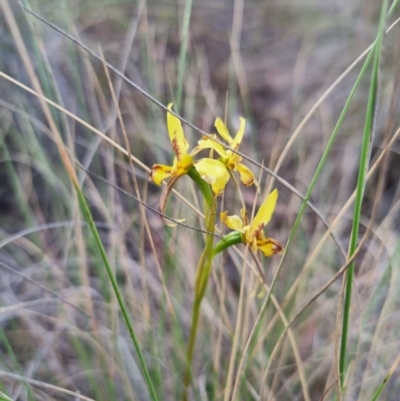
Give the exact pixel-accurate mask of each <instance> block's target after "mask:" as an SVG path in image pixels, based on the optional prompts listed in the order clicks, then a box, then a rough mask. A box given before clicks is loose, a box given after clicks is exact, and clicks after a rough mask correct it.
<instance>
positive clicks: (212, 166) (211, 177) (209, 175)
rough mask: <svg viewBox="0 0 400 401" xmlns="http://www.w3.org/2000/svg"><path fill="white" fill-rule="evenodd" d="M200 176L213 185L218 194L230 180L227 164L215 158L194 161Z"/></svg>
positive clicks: (212, 187)
mask: <svg viewBox="0 0 400 401" xmlns="http://www.w3.org/2000/svg"><path fill="white" fill-rule="evenodd" d="M194 167H195V168H196V170H197V171H198V173H199V174H200V177H201V178H202V179H203V180H204V181H206V182H208V183H209V184H210V185H211V189H212V190H213V192H214V193H215V194H216V195H220V194H221V193H222V191H223V190H224V188H225V185H226V183H227V182H228V180H229V173H228V170H227V169H226V167H225V165H224V164H223V163H221V162H220V161H219V160H215V159H207V158H206V159H201V160H199V161H198V162H195V163H194Z"/></svg>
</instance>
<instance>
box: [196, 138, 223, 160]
mask: <svg viewBox="0 0 400 401" xmlns="http://www.w3.org/2000/svg"><path fill="white" fill-rule="evenodd" d="M204 149H214V150H215V151H216V152H217V153H218V154H219V155H220V156H222V157H226V152H225V149H224V147H223V146H222V145H220V144H219V143H217V142H215V141H213V140H212V139H210V138H207V137H206V136H205V137H203V138H201V139H200V141H199V142H198V145H197V146H196V148H195V149H194V150H193V152H196V153H197V152H199V151H200V150H204Z"/></svg>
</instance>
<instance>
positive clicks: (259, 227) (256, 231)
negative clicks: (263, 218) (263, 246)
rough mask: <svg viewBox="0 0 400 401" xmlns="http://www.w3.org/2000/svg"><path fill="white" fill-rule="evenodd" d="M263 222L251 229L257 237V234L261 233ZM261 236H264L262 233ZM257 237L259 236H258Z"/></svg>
mask: <svg viewBox="0 0 400 401" xmlns="http://www.w3.org/2000/svg"><path fill="white" fill-rule="evenodd" d="M264 227H265V224H264V223H260V224H259V225H258V226H257V228H256V229H255V230H254V231H253V232H254V237H256V238H258V237H259V234H260V233H262V230H263V229H264ZM261 238H264V234H263V235H262V237H261ZM258 239H259V238H258Z"/></svg>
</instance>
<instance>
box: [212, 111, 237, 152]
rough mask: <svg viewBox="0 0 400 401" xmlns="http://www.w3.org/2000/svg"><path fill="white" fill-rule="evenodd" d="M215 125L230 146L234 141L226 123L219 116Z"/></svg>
mask: <svg viewBox="0 0 400 401" xmlns="http://www.w3.org/2000/svg"><path fill="white" fill-rule="evenodd" d="M214 125H215V128H216V129H217V131H218V134H220V135H221V136H222V138H224V139H225V141H226V142H228V143H229V146H230V145H231V143H232V142H233V138H232V137H231V136H230V135H229V131H228V128H226V125H225V124H224V122H223V121H222V120H221V119H220V118H219V117H217V119H216V120H215V124H214Z"/></svg>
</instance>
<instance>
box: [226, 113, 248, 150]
mask: <svg viewBox="0 0 400 401" xmlns="http://www.w3.org/2000/svg"><path fill="white" fill-rule="evenodd" d="M245 127H246V120H245V119H244V118H243V117H240V126H239V130H238V132H237V134H236V136H235V139H234V140H233V142H232V143H231V144H230V145H231V148H233V149H235V150H237V149H238V148H239V145H240V144H241V143H242V139H243V135H244V129H245Z"/></svg>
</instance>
